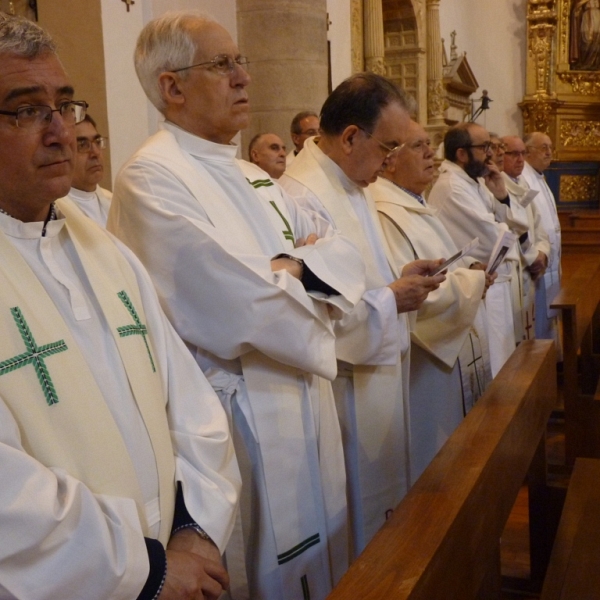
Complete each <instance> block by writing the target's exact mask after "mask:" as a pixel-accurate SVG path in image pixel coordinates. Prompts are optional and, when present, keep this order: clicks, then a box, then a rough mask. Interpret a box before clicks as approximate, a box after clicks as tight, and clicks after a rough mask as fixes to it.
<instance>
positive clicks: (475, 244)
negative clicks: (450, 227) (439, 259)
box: [430, 237, 479, 275]
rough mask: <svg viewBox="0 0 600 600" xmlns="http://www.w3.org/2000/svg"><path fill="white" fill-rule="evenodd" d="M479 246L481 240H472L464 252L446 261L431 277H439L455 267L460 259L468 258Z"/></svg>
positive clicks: (463, 249)
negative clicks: (438, 275) (439, 274)
mask: <svg viewBox="0 0 600 600" xmlns="http://www.w3.org/2000/svg"><path fill="white" fill-rule="evenodd" d="M478 245H479V238H478V237H476V238H474V239H472V240H471V241H470V242H469V243H468V244H467V245H466V246H465V247H464V248H462V250H459V251H458V252H457V253H456V254H453V255H452V256H451V257H450V258H449V259H448V260H445V261H444V262H443V263H442V264H441V265H440V266H439V267H438V268H437V269H436V270H435V271H434V272H433V273H430V275H437V274H438V273H441V272H442V271H445V270H446V269H447V268H448V267H449V266H450V265H453V264H454V263H455V262H456V261H457V260H458V259H459V258H462V257H463V256H467V255H468V254H469V252H471V250H473V248H476V247H477V246H478Z"/></svg>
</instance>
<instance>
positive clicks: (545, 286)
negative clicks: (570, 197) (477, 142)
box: [521, 162, 561, 346]
mask: <svg viewBox="0 0 600 600" xmlns="http://www.w3.org/2000/svg"><path fill="white" fill-rule="evenodd" d="M521 177H522V178H523V179H525V181H526V182H527V184H528V185H529V187H530V188H531V189H532V190H537V191H539V194H538V195H537V196H536V197H535V198H534V200H533V201H534V203H535V205H536V207H537V209H538V210H539V212H540V216H541V219H542V226H543V227H544V229H545V230H546V233H547V234H548V238H549V241H550V247H551V251H550V256H549V257H548V268H547V269H546V272H545V273H544V277H543V279H539V280H538V281H537V282H536V285H535V303H536V313H535V336H536V337H537V338H540V339H550V340H552V339H553V340H555V342H556V343H557V345H558V346H560V345H559V333H558V332H559V328H558V322H557V321H558V318H559V317H558V316H557V313H556V311H554V310H552V309H551V308H550V304H551V303H552V301H553V300H554V298H555V296H556V294H558V292H559V290H560V277H561V264H560V257H561V239H560V221H559V220H558V212H557V211H556V202H555V201H554V195H553V194H552V191H551V190H550V188H549V187H548V184H547V183H546V179H545V178H544V174H543V173H538V172H537V171H536V170H535V169H534V168H533V167H532V166H531V165H530V164H528V163H527V162H526V163H525V168H524V169H523V173H522V174H521Z"/></svg>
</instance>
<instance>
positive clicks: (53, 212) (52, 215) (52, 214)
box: [0, 202, 56, 237]
mask: <svg viewBox="0 0 600 600" xmlns="http://www.w3.org/2000/svg"><path fill="white" fill-rule="evenodd" d="M0 212H1V213H2V214H3V215H6V216H7V217H10V218H11V219H14V218H15V217H13V216H12V215H11V214H10V213H7V212H6V211H5V210H4V209H3V208H1V207H0ZM17 220H18V219H17ZM50 221H56V208H55V207H54V202H53V203H52V204H51V205H50V210H49V211H48V216H47V217H46V218H45V219H44V226H43V227H42V237H45V236H46V227H47V226H48V223H49V222H50Z"/></svg>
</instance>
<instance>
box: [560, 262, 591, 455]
mask: <svg viewBox="0 0 600 600" xmlns="http://www.w3.org/2000/svg"><path fill="white" fill-rule="evenodd" d="M563 258H566V257H563ZM572 258H573V257H571V258H570V259H568V260H570V261H571V263H572V266H570V268H568V269H565V270H564V275H563V281H562V289H561V291H560V292H559V293H558V295H557V296H556V298H554V300H553V301H552V304H551V307H552V308H556V309H559V310H560V311H561V313H562V328H563V355H564V356H563V373H564V377H563V381H564V384H563V398H564V405H565V452H566V462H567V464H568V465H573V463H574V461H575V457H576V456H600V439H598V438H599V436H598V434H599V433H600V402H598V401H596V400H594V393H595V390H596V386H597V384H598V369H597V364H596V361H595V359H594V349H593V347H592V344H593V336H592V330H593V325H594V315H595V313H596V310H597V308H598V304H599V303H600V256H598V255H580V256H578V257H577V258H576V261H573V260H571V259H572ZM571 263H567V264H571ZM563 264H564V263H563ZM578 365H579V366H580V367H581V368H580V369H579V368H578ZM579 371H580V372H581V378H579V375H578V373H579Z"/></svg>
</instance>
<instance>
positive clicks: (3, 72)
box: [0, 54, 73, 103]
mask: <svg viewBox="0 0 600 600" xmlns="http://www.w3.org/2000/svg"><path fill="white" fill-rule="evenodd" d="M36 95H37V96H42V95H44V96H48V97H54V96H57V95H73V87H72V86H71V84H70V82H69V80H68V78H67V75H66V73H65V71H64V69H63V67H62V64H61V63H60V61H59V60H58V58H57V57H56V56H55V55H53V54H47V55H43V56H40V57H37V58H34V59H28V58H23V57H20V56H16V55H14V54H2V55H0V102H2V103H6V102H9V101H10V100H13V99H15V98H17V99H18V98H25V97H28V96H36Z"/></svg>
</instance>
